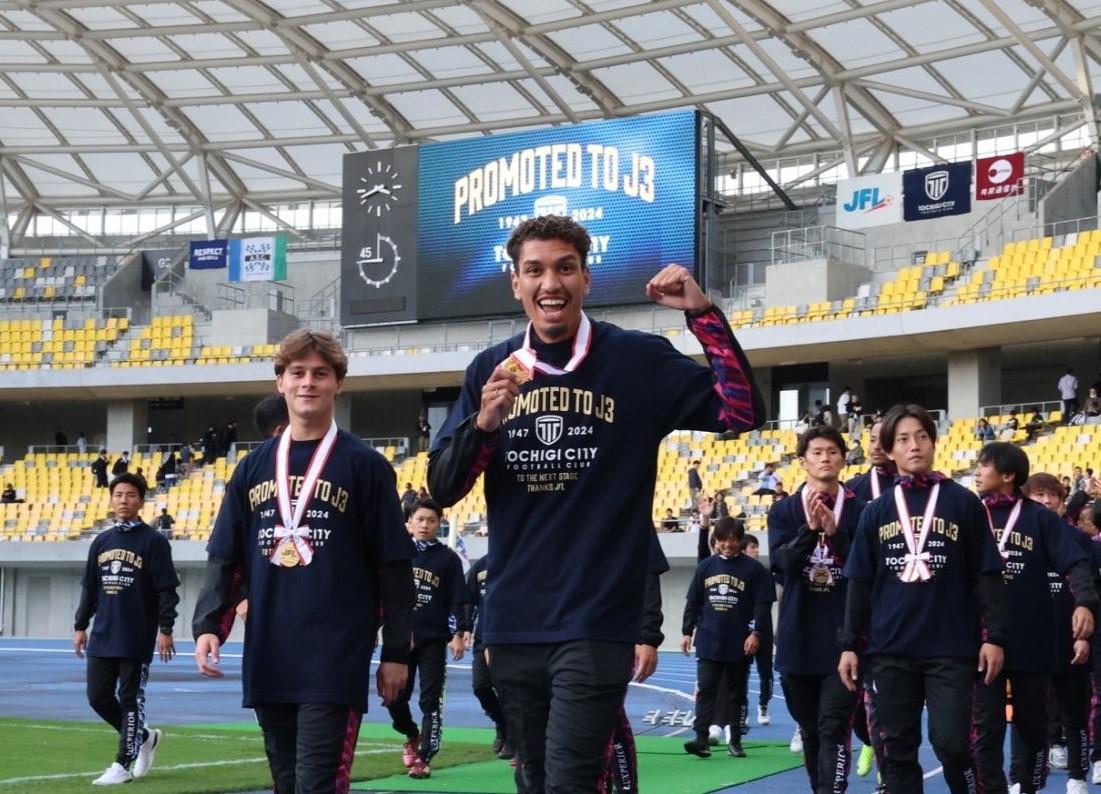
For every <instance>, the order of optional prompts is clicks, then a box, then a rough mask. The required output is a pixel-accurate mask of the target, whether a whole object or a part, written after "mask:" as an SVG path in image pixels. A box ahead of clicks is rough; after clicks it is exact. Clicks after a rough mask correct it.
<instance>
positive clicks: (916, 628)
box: [844, 480, 1002, 659]
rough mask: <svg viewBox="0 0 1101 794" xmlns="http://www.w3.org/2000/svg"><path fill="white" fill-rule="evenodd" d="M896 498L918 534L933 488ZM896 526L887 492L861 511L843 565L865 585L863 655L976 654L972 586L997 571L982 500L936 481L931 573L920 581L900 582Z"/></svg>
mask: <svg viewBox="0 0 1101 794" xmlns="http://www.w3.org/2000/svg"><path fill="white" fill-rule="evenodd" d="M895 488H902V486H900V485H896V486H895ZM903 493H904V494H905V496H906V504H907V508H908V509H909V511H910V516H911V519H912V521H913V528H914V534H915V535H918V534H920V532H921V523H922V514H923V513H924V511H925V506H926V504H927V502H928V499H929V495H930V494H931V493H932V491H931V490H907V489H903ZM901 526H902V525H901V522H900V521H899V516H898V510H897V508H896V506H895V500H894V493H893V489H892V491H888V492H887V493H884V494H883V495H882V496H881V497H880V498H879V499H876V500H875V501H873V502H872V503H871V504H869V505H868V506H867V507H865V508H864V512H863V514H861V516H860V524H859V526H858V527H857V531H856V537H854V538H853V543H852V548H851V550H850V551H849V558H848V560H847V561H846V562H845V568H844V573H845V576H847V577H848V578H849V579H851V580H852V581H854V582H862V583H864V584H866V585H868V586H869V587H870V588H871V597H870V605H871V617H870V622H869V625H868V647H867V653H868V655H869V656H875V655H884V656H909V657H913V658H916V659H937V658H967V659H970V658H975V657H977V656H978V652H979V644H980V638H979V614H978V603H977V600H976V595H975V587H976V585H977V583H978V580H979V576H980V575H982V574H984V573H990V572H994V571H998V572H1000V571H1001V570H1002V561H1001V557H999V556H998V548H997V546H996V545H995V544H994V537H993V536H992V535H991V534H990V525H989V523H988V522H987V520H986V510H985V509H984V508H983V505H982V502H980V501H979V497H977V496H975V494H973V493H971V492H970V491H968V490H967V489H966V488H964V487H963V486H961V485H959V484H958V483H955V482H953V481H951V480H946V481H945V482H942V483H941V486H940V498H939V499H938V501H937V509H936V514H935V516H934V519H933V530H932V531H931V532H930V535H929V541H928V543H927V544H926V546H925V551H926V552H928V553H929V555H930V558H931V559H930V563H929V567H930V569H931V570H932V573H933V576H932V578H930V579H929V580H927V581H924V582H904V581H902V579H900V578H899V574H900V573H901V572H902V570H903V568H904V567H905V560H904V557H905V555H906V554H907V548H906V541H905V540H904V538H903V535H902V529H901Z"/></svg>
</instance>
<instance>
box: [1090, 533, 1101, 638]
mask: <svg viewBox="0 0 1101 794" xmlns="http://www.w3.org/2000/svg"><path fill="white" fill-rule="evenodd" d="M1090 573H1091V574H1092V575H1093V589H1094V590H1095V591H1096V592H1097V594H1098V595H1099V596H1101V542H1098V541H1097V539H1096V538H1090ZM1098 617H1099V616H1098V615H1094V624H1095V625H1094V629H1093V637H1091V638H1090V639H1091V640H1092V643H1093V650H1092V651H1091V652H1090V653H1091V659H1097V658H1098V656H1097V654H1099V653H1101V626H1097V625H1096V624H1097V623H1098Z"/></svg>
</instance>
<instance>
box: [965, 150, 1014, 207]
mask: <svg viewBox="0 0 1101 794" xmlns="http://www.w3.org/2000/svg"><path fill="white" fill-rule="evenodd" d="M1024 177H1025V153H1024V152H1014V153H1013V154H1000V155H997V156H996V157H980V158H979V159H977V160H976V161H975V198H976V199H977V200H978V201H990V200H992V199H1000V198H1007V197H1009V196H1019V195H1021V194H1022V193H1024V192H1025V187H1024Z"/></svg>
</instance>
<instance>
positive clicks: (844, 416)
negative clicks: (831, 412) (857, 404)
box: [837, 386, 853, 427]
mask: <svg viewBox="0 0 1101 794" xmlns="http://www.w3.org/2000/svg"><path fill="white" fill-rule="evenodd" d="M852 398H853V390H852V387H851V386H846V387H845V388H844V389H843V390H842V391H841V396H840V397H838V398H837V420H838V421H839V422H840V423H841V424H840V426H841V427H848V426H849V404H850V403H851V402H852Z"/></svg>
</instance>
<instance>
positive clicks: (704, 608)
mask: <svg viewBox="0 0 1101 794" xmlns="http://www.w3.org/2000/svg"><path fill="white" fill-rule="evenodd" d="M686 600H687V604H686V609H692V608H695V609H696V610H697V612H698V617H697V619H696V625H695V629H696V638H695V645H696V658H698V659H705V660H707V661H712V662H741V661H745V659H746V655H745V640H746V637H748V636H749V633H750V632H751V631H752V630H753V620H754V611H755V610H756V608H757V606H758V605H759V604H771V603H772V602H773V601H775V600H776V590H775V588H774V587H773V584H772V576H771V575H770V574H769V572H768V571H767V570H765V566H763V565H761V563H759V562H757V561H756V560H754V559H753V558H751V557H747V556H745V555H744V554H737V555H735V556H733V557H723V556H721V555H719V554H713V555H712V556H710V557H708V558H707V559H706V560H703V561H702V562H701V563H700V564H699V565H698V566H697V567H696V574H695V576H693V577H692V582H691V584H689V585H688V596H687V599H686Z"/></svg>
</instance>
